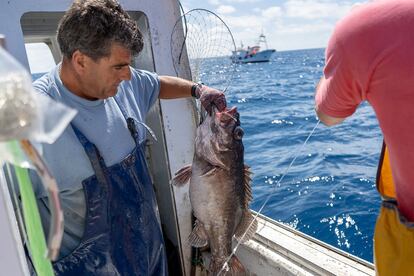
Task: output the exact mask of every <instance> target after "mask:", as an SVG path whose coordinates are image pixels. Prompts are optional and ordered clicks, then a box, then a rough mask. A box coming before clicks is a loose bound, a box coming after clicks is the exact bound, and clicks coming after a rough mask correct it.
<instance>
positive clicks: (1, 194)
mask: <svg viewBox="0 0 414 276" xmlns="http://www.w3.org/2000/svg"><path fill="white" fill-rule="evenodd" d="M5 45H6V40H5V37H4V36H3V35H1V34H0V47H5ZM0 270H1V271H0V274H1V275H29V270H28V266H27V261H26V257H25V254H24V250H23V243H22V240H21V237H20V234H19V228H18V225H17V220H16V216H15V215H14V209H13V204H12V201H11V198H10V193H9V189H8V187H7V183H6V178H5V176H4V172H3V169H2V168H1V167H0Z"/></svg>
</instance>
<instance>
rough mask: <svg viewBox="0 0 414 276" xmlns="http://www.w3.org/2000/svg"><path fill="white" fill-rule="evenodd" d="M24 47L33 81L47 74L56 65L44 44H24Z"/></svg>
mask: <svg viewBox="0 0 414 276" xmlns="http://www.w3.org/2000/svg"><path fill="white" fill-rule="evenodd" d="M25 47H26V54H27V59H28V60H29V67H30V73H31V74H32V78H33V80H35V79H38V78H39V77H41V76H42V75H43V74H44V73H46V72H49V71H50V70H51V69H52V68H53V67H54V66H55V65H56V63H55V60H54V59H53V55H52V52H51V50H50V48H49V46H48V45H47V44H46V43H44V42H40V43H26V44H25Z"/></svg>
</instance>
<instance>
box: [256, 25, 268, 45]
mask: <svg viewBox="0 0 414 276" xmlns="http://www.w3.org/2000/svg"><path fill="white" fill-rule="evenodd" d="M260 43H264V45H265V46H266V49H269V47H268V46H267V41H266V36H265V35H264V34H263V30H262V33H261V34H260V36H259V42H257V45H259V46H260Z"/></svg>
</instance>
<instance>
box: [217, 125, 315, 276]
mask: <svg viewBox="0 0 414 276" xmlns="http://www.w3.org/2000/svg"><path fill="white" fill-rule="evenodd" d="M320 122H321V121H320V120H319V119H318V121H317V122H316V125H315V126H314V127H313V129H312V131H311V132H310V133H309V135H308V137H307V138H306V140H305V142H304V143H303V144H302V145H301V146H300V147H299V148H298V149H297V150H296V151H294V152H293V153H292V155H291V156H294V157H293V159H292V161H291V162H290V164H289V166H288V167H287V168H286V170H285V171H284V173H283V175H282V177H281V178H280V179H279V180H278V181H277V182H276V183H275V184H274V187H273V189H272V191H271V193H270V194H269V195H268V196H267V198H266V200H265V202H264V203H263V205H262V207H260V209H259V211H258V212H257V213H256V215H254V217H253V220H252V221H251V222H250V224H249V226H248V227H247V229H246V231H245V232H244V233H243V235H242V236H241V238H240V239H238V241H237V244H236V246H235V247H234V249H233V251H232V252H231V254H230V256H228V257H227V259H226V261H225V262H224V264H223V267H222V268H221V270H220V271H219V273H218V274H217V276H218V275H220V274H221V273H222V272H223V271H228V269H229V266H228V262H229V261H230V259H231V258H232V257H233V256H234V255H235V254H236V251H237V249H238V248H239V246H240V244H241V243H242V241H243V239H244V237H245V236H246V233H247V232H248V231H249V229H250V227H251V226H252V225H253V223H254V222H255V221H256V220H257V217H258V216H259V215H260V214H261V213H262V211H263V209H264V207H265V206H266V204H267V203H268V202H269V200H270V198H271V197H272V196H273V193H274V192H275V191H276V188H277V187H279V185H280V183H281V182H282V180H283V179H284V178H285V176H286V175H287V174H288V173H289V171H290V169H291V168H292V165H293V163H294V162H295V161H296V159H297V158H298V156H299V154H300V153H301V152H302V150H303V148H304V147H305V145H306V144H307V143H308V141H309V139H310V138H311V137H312V135H313V133H314V132H315V129H316V128H317V127H318V125H319V123H320Z"/></svg>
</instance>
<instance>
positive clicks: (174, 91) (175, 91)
mask: <svg viewBox="0 0 414 276" xmlns="http://www.w3.org/2000/svg"><path fill="white" fill-rule="evenodd" d="M160 82H161V87H160V95H159V98H160V99H177V98H184V97H191V96H195V97H196V98H197V99H200V102H201V104H202V106H203V107H204V108H205V110H206V111H207V112H211V110H212V107H213V106H215V107H216V108H217V109H218V110H219V111H223V110H224V109H225V108H226V106H227V102H226V97H225V96H224V93H223V92H222V91H219V90H216V89H214V88H211V87H208V86H206V85H196V86H195V87H194V89H192V87H193V86H194V82H192V81H188V80H185V79H181V78H177V77H170V76H160ZM191 90H194V91H193V92H194V93H193V94H194V95H191V93H192V92H191Z"/></svg>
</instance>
